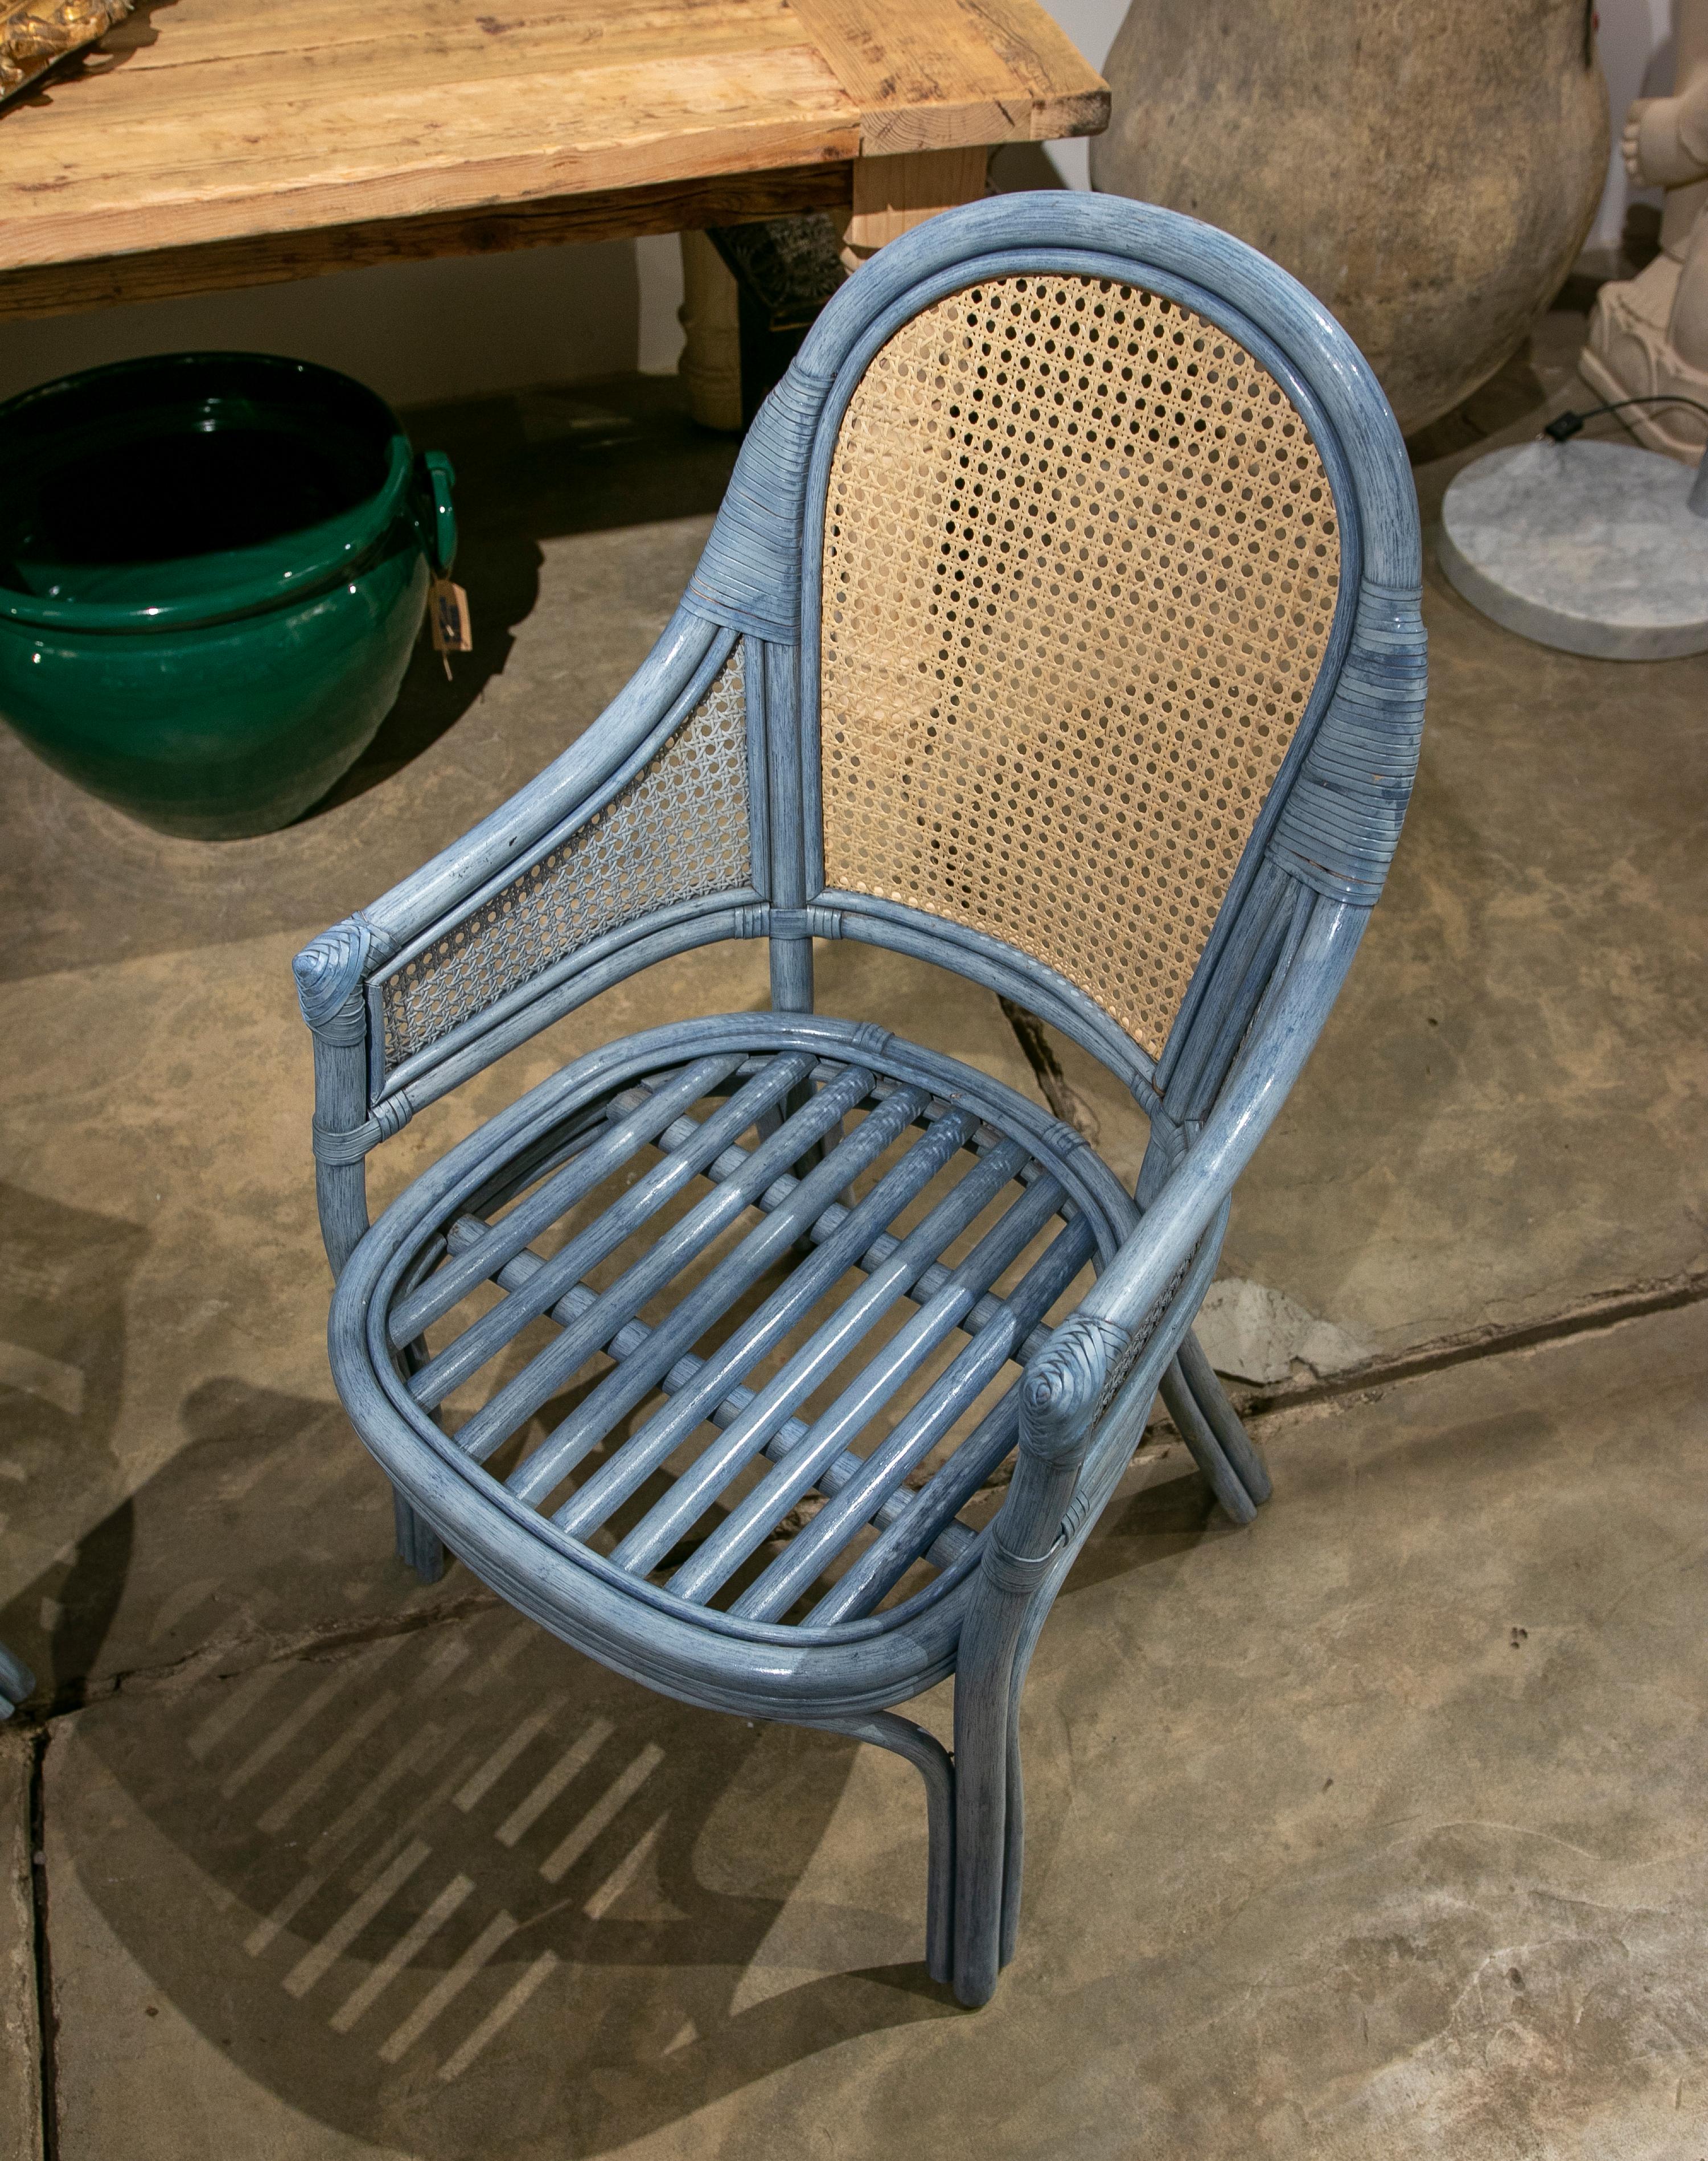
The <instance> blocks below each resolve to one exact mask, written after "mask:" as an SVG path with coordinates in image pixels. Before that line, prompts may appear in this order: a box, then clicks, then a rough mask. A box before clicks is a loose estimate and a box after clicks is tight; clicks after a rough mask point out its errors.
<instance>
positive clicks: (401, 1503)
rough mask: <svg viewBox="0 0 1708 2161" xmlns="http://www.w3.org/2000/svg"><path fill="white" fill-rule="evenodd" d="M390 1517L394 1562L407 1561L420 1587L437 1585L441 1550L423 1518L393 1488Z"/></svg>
mask: <svg viewBox="0 0 1708 2161" xmlns="http://www.w3.org/2000/svg"><path fill="white" fill-rule="evenodd" d="M392 1514H393V1518H394V1520H395V1522H396V1524H397V1530H398V1560H402V1561H407V1562H408V1563H409V1566H410V1567H411V1568H412V1569H414V1571H415V1573H416V1575H419V1577H420V1579H421V1580H422V1582H423V1583H437V1582H438V1580H439V1579H440V1576H441V1575H444V1573H445V1547H444V1544H443V1542H442V1541H441V1539H440V1536H439V1534H438V1533H437V1532H436V1531H435V1529H434V1528H433V1527H432V1525H431V1524H430V1523H428V1522H427V1520H426V1519H425V1518H424V1517H422V1516H419V1515H417V1514H416V1513H415V1511H414V1508H412V1507H410V1505H409V1502H407V1501H406V1500H405V1499H404V1497H403V1495H402V1494H401V1493H400V1492H398V1489H397V1487H395V1486H393V1488H392Z"/></svg>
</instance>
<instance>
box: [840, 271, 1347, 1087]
mask: <svg viewBox="0 0 1708 2161" xmlns="http://www.w3.org/2000/svg"><path fill="white" fill-rule="evenodd" d="M1340 570H1341V544H1340V533H1339V526H1338V523H1337V519H1336V507H1335V503H1334V499H1333V494H1332V491H1331V489H1330V483H1329V479H1328V476H1327V474H1326V472H1325V470H1324V466H1323V461H1322V458H1321V456H1320V454H1319V452H1318V450H1317V447H1316V445H1315V443H1314V442H1313V440H1312V439H1311V435H1310V429H1309V427H1308V426H1307V425H1306V423H1305V421H1304V419H1303V418H1302V416H1301V415H1300V414H1299V411H1298V410H1297V409H1295V407H1294V404H1293V403H1292V401H1291V400H1290V399H1289V396H1288V394H1287V392H1286V390H1285V389H1284V388H1283V386H1282V385H1281V384H1280V383H1278V381H1277V380H1276V378H1275V377H1274V376H1273V374H1271V373H1270V372H1269V371H1268V369H1267V368H1266V367H1264V366H1263V363H1262V362H1260V361H1259V360H1258V359H1256V358H1254V357H1253V356H1252V354H1251V353H1250V352H1248V351H1246V350H1245V349H1244V347H1243V346H1241V345H1240V344H1239V342H1238V341H1237V339H1235V338H1234V337H1233V336H1230V335H1229V334H1228V332H1226V331H1224V330H1221V329H1220V328H1218V327H1217V325H1216V324H1214V323H1212V322H1210V321H1207V320H1205V318H1204V317H1202V316H1201V315H1198V314H1196V313H1195V311H1194V310H1192V309H1190V307H1186V306H1184V305H1181V304H1180V303H1179V302H1178V301H1175V300H1172V299H1166V298H1164V297H1161V296H1160V295H1159V294H1153V293H1151V292H1148V291H1147V290H1145V289H1143V287H1142V286H1139V285H1137V284H1127V283H1120V282H1117V281H1115V280H1112V279H1107V278H1094V277H1089V276H1085V275H1066V274H1060V273H1058V274H1048V273H1032V274H1020V275H1011V276H1007V277H993V278H990V279H985V280H982V281H981V282H980V283H979V284H976V285H973V286H971V288H970V289H966V290H965V291H961V292H957V293H952V294H950V295H948V296H947V297H946V298H945V299H940V300H938V301H936V302H935V304H934V305H931V306H930V307H927V308H925V309H924V310H922V311H921V312H920V313H919V315H915V316H914V318H913V320H911V321H909V322H908V323H906V324H905V325H903V327H902V328H901V329H899V330H898V331H897V332H896V333H895V335H894V336H893V337H892V338H891V339H890V340H889V341H888V343H887V344H885V345H884V346H883V347H882V349H881V350H880V351H878V352H877V354H876V355H875V356H874V357H873V358H872V362H870V364H869V366H868V367H867V369H866V372H865V373H864V375H863V377H862V379H861V382H860V383H859V387H858V388H857V390H856V391H855V393H854V394H853V396H852V398H851V400H850V402H849V404H848V406H847V409H846V412H845V413H844V414H843V416H842V419H841V427H840V430H839V432H838V435H837V439H836V451H835V456H834V457H833V459H832V461H831V468H830V480H829V492H828V500H827V502H826V505H825V522H824V544H823V561H822V578H823V586H822V592H823V598H822V603H821V606H822V616H821V622H822V633H821V644H820V653H819V654H818V655H817V666H818V671H819V685H820V768H821V775H822V778H821V790H822V796H821V799H822V805H823V832H824V866H825V881H826V883H827V884H828V885H830V886H831V887H834V888H841V889H842V890H845V891H847V892H850V893H863V894H868V895H872V896H874V897H876V898H882V899H884V900H888V901H891V902H894V903H901V904H903V905H905V906H907V907H909V908H910V909H919V910H922V911H924V913H926V914H930V915H932V916H935V917H938V918H940V919H944V920H945V921H948V922H950V923H955V924H961V925H962V926H964V927H965V928H966V929H971V930H976V931H982V932H985V933H987V934H988V935H990V936H992V937H993V938H995V939H997V940H1001V941H1002V943H1003V944H1004V945H1008V946H1012V947H1014V948H1017V949H1018V950H1019V951H1021V952H1022V953H1024V954H1026V955H1028V956H1030V957H1031V958H1032V959H1034V960H1035V961H1041V962H1043V963H1044V965H1045V966H1047V967H1049V969H1051V970H1053V971H1055V972H1056V973H1057V974H1059V975H1060V976H1065V977H1066V979H1067V980H1068V981H1069V982H1070V983H1072V984H1074V985H1075V986H1076V987H1077V988H1078V989H1080V990H1081V991H1082V992H1084V993H1085V994H1086V997H1089V998H1091V1000H1093V1001H1094V1002H1096V1004H1097V1005H1098V1006H1099V1007H1101V1008H1102V1009H1103V1011H1104V1012H1105V1013H1107V1014H1108V1015H1109V1016H1110V1017H1111V1018H1112V1019H1113V1020H1114V1021H1115V1022H1117V1023H1118V1025H1119V1026H1120V1027H1121V1028H1122V1029H1124V1030H1125V1031H1126V1032H1127V1034H1129V1035H1130V1036H1132V1037H1133V1039H1134V1040H1135V1041H1136V1042H1137V1043H1138V1044H1139V1045H1140V1047H1141V1048H1142V1049H1143V1050H1145V1051H1146V1052H1147V1053H1148V1054H1149V1055H1150V1056H1151V1057H1152V1058H1155V1057H1157V1056H1158V1055H1159V1054H1160V1053H1161V1051H1162V1049H1163V1046H1164V1042H1165V1041H1166V1039H1167V1038H1168V1035H1169V1030H1170V1029H1171V1028H1172V1026H1173V1024H1174V1018H1175V1016H1176V1015H1177V1013H1179V1009H1180V1006H1181V1002H1182V1000H1183V999H1184V997H1185V993H1186V990H1187V987H1188V985H1189V984H1190V981H1191V979H1192V976H1193V972H1194V971H1195V968H1196V967H1197V966H1198V963H1199V961H1200V959H1201V957H1202V956H1203V953H1204V950H1205V945H1206V943H1207V941H1208V939H1209V936H1210V933H1211V929H1212V928H1213V926H1214V924H1215V923H1216V918H1217V915H1218V914H1219V913H1220V910H1221V906H1222V903H1223V902H1224V901H1225V900H1226V897H1227V893H1228V890H1229V888H1230V886H1231V884H1232V881H1233V877H1234V873H1235V872H1236V870H1237V867H1238V865H1239V862H1240V859H1241V857H1242V855H1243V853H1244V851H1245V849H1246V846H1247V843H1248V842H1249V841H1250V840H1251V837H1252V831H1253V829H1254V828H1255V826H1256V824H1257V821H1258V815H1259V813H1260V811H1261V810H1263V805H1264V804H1265V802H1266V801H1267V800H1268V796H1269V794H1270V790H1271V789H1273V785H1274V784H1275V781H1276V778H1277V776H1278V773H1280V771H1281V768H1282V765H1283V763H1284V760H1285V758H1286V756H1287V753H1288V751H1289V748H1290V747H1291V746H1292V744H1293V742H1294V739H1295V737H1297V735H1298V733H1299V726H1300V723H1301V722H1302V721H1303V720H1304V716H1305V712H1306V709H1307V706H1308V705H1309V702H1310V694H1311V690H1312V689H1313V687H1314V685H1315V683H1316V680H1317V678H1318V675H1319V673H1320V670H1321V668H1322V664H1323V660H1324V658H1325V654H1326V652H1327V649H1328V644H1329V637H1330V630H1331V628H1332V626H1333V623H1334V618H1335V611H1336V601H1337V600H1338V597H1339V593H1340ZM809 664H810V658H809Z"/></svg>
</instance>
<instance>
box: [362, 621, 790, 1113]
mask: <svg viewBox="0 0 1708 2161" xmlns="http://www.w3.org/2000/svg"><path fill="white" fill-rule="evenodd" d="M751 882H752V850H751V847H750V844H749V839H748V819H747V708H746V701H745V699H744V697H743V694H742V654H741V648H740V646H739V645H738V646H737V648H735V650H734V651H733V652H732V654H731V655H730V657H729V659H728V660H727V661H726V663H725V664H724V666H723V668H722V669H721V670H720V672H719V674H718V675H717V678H716V680H715V681H714V682H713V684H712V685H711V689H710V690H708V691H707V692H706V695H705V697H704V698H702V699H701V700H700V704H699V705H698V706H696V707H695V710H694V711H693V713H692V714H691V715H690V716H689V718H688V719H687V720H686V721H685V722H684V723H683V725H682V726H681V727H680V729H678V730H677V732H676V733H675V734H674V735H673V736H672V737H670V739H669V742H667V743H665V744H664V747H663V748H662V749H661V750H660V751H659V752H658V754H657V756H656V757H655V758H653V759H652V761H651V762H650V763H648V765H647V766H645V767H644V768H643V769H642V771H641V772H639V773H637V774H636V775H635V777H634V778H633V780H632V781H631V782H630V783H629V784H628V785H627V788H625V789H623V790H622V793H621V794H619V795H617V796H615V797H613V798H612V801H611V802H609V803H608V804H607V805H606V806H605V808H604V809H603V810H601V811H600V812H599V813H598V814H597V815H596V816H595V817H594V818H593V819H592V820H591V821H590V822H589V823H588V824H586V825H583V826H581V828H580V830H579V831H576V832H575V833H572V834H571V835H570V837H569V838H568V839H567V840H565V841H558V842H557V843H556V844H555V845H554V846H551V847H549V848H548V849H547V850H546V851H544V853H543V854H541V855H540V856H539V857H537V858H536V859H535V860H534V862H531V863H529V865H528V867H526V869H524V870H523V871H522V872H520V873H519V875H518V876H517V877H514V878H513V879H512V880H511V882H510V883H509V884H508V885H507V886H505V887H504V888H503V890H502V891H501V892H499V893H494V894H493V895H492V898H491V899H489V900H487V901H486V902H484V903H482V905H481V906H480V907H479V908H478V909H476V910H475V911H474V912H473V913H472V914H469V915H467V916H465V917H464V918H463V919H462V920H461V922H460V923H458V924H456V925H455V926H454V927H453V928H452V929H450V930H449V931H447V932H446V933H445V935H444V936H443V937H442V938H440V939H439V940H436V941H435V943H434V944H433V945H430V946H428V947H426V948H425V950H424V951H422V952H420V953H419V954H417V955H416V956H414V959H413V960H410V961H406V962H405V963H404V966H402V967H401V968H400V969H398V971H397V972H396V973H395V974H393V975H392V976H388V977H386V978H385V979H384V981H383V982H382V984H381V986H380V1005H381V1012H382V1014H383V1024H384V1031H385V1064H386V1070H387V1072H388V1073H391V1072H394V1071H395V1070H396V1069H397V1068H398V1066H399V1065H402V1064H403V1062H404V1060H405V1059H406V1058H410V1057H413V1056H414V1054H415V1053H416V1052H418V1051H420V1050H424V1049H426V1048H427V1046H428V1045H429V1044H433V1043H437V1042H438V1041H439V1040H440V1039H441V1038H442V1037H444V1036H446V1035H448V1034H450V1032H451V1030H452V1029H453V1028H456V1027H458V1026H459V1025H460V1024H461V1023H462V1022H464V1021H466V1020H467V1019H469V1018H471V1017H472V1016H473V1015H474V1014H476V1013H482V1012H484V1011H485V1010H486V1008H487V1007H488V1006H490V1005H492V1003H493V1002H495V1001H496V1000H497V999H498V998H500V997H503V995H504V994H505V993H506V992H509V991H513V990H515V989H517V988H518V987H519V986H520V985H522V984H524V983H528V982H532V981H533V980H534V977H536V976H540V975H543V974H544V972H545V971H546V970H547V969H548V968H549V967H551V966H554V965H555V963H556V962H558V961H562V960H564V959H565V958H566V957H567V956H569V955H570V954H572V953H575V952H578V951H580V950H581V948H582V947H583V946H585V945H591V943H592V942H593V940H595V939H596V938H601V937H603V936H604V935H605V934H606V932H607V931H610V930H616V929H620V928H621V927H622V925H623V924H625V923H632V922H633V921H634V920H635V919H637V918H638V917H639V916H643V915H646V914H650V913H651V912H652V911H653V910H654V909H659V908H664V907H668V906H669V904H670V903H672V902H675V901H685V900H697V899H700V898H704V897H705V896H706V895H709V894H712V893H727V892H729V891H731V890H732V889H738V888H742V887H745V886H747V885H748V884H750V883H751Z"/></svg>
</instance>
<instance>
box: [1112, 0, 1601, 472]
mask: <svg viewBox="0 0 1708 2161" xmlns="http://www.w3.org/2000/svg"><path fill="white" fill-rule="evenodd" d="M1106 72H1107V76H1108V78H1109V82H1110V85H1111V87H1112V90H1113V91H1114V94H1115V95H1114V117H1113V119H1112V122H1111V123H1110V127H1109V132H1108V133H1107V134H1106V135H1103V136H1101V137H1100V138H1098V139H1097V140H1096V141H1095V142H1093V143H1092V145H1091V180H1092V185H1094V186H1096V187H1098V188H1101V189H1104V190H1107V191H1108V192H1110V193H1112V194H1116V195H1133V196H1137V197H1138V198H1140V199H1141V200H1144V201H1147V202H1155V203H1164V204H1166V205H1168V206H1169V207H1170V208H1172V209H1175V210H1183V211H1190V212H1191V213H1192V215H1193V216H1195V217H1201V218H1206V219H1208V221H1210V222H1211V224H1212V225H1219V226H1222V227H1226V230H1227V231H1228V232H1235V233H1237V234H1238V235H1239V236H1240V237H1241V238H1242V240H1248V241H1250V242H1252V245H1253V246H1254V247H1260V248H1262V249H1263V253H1265V254H1266V255H1271V256H1273V257H1274V258H1275V259H1276V261H1277V262H1278V263H1283V264H1284V265H1285V267H1286V268H1288V269H1289V270H1291V271H1292V272H1293V273H1294V276H1295V277H1297V278H1299V279H1301V280H1302V281H1303V282H1304V284H1306V285H1308V286H1309V287H1310V289H1311V291H1312V292H1314V293H1315V294H1316V295H1317V296H1318V298H1319V299H1322V300H1325V301H1326V302H1327V303H1328V305H1329V306H1330V308H1332V309H1333V310H1334V311H1335V313H1336V315H1338V316H1339V318H1340V319H1341V322H1342V323H1344V324H1345V325H1346V328H1347V330H1348V331H1351V335H1352V336H1353V337H1354V338H1355V339H1356V340H1357V342H1358V344H1359V346H1361V347H1362V350H1363V351H1364V353H1365V354H1366V356H1367V357H1368V359H1369V361H1370V362H1371V364H1372V367H1374V368H1375V370H1376V372H1377V375H1378V376H1379V377H1380V378H1381V379H1382V384H1383V388H1384V389H1385V390H1386V391H1387V393H1388V398H1389V399H1390V400H1391V401H1392V404H1393V409H1394V411H1395V413H1396V414H1398V418H1399V424H1400V425H1401V427H1402V428H1403V429H1404V430H1406V431H1407V432H1408V433H1409V432H1410V431H1411V430H1414V429H1416V428H1420V427H1422V426H1423V425H1424V424H1425V423H1426V422H1428V421H1429V420H1433V419H1435V418H1436V417H1437V416H1438V415H1439V414H1443V413H1445V412H1448V411H1450V409H1452V407H1453V406H1455V405H1456V404H1458V403H1459V402H1460V400H1461V398H1465V397H1466V396H1467V395H1468V394H1469V393H1471V391H1472V390H1474V389H1475V388H1476V386H1477V385H1478V383H1482V382H1484V381H1486V380H1487V378H1488V377H1489V376H1491V375H1492V374H1493V373H1494V372H1495V370H1496V369H1497V367H1499V366H1500V365H1501V363H1502V361H1504V360H1505V359H1506V358H1507V357H1508V355H1509V354H1511V353H1512V352H1513V351H1515V350H1516V348H1517V347H1518V345H1519V344H1520V342H1521V341H1523V336H1524V334H1525V332H1526V331H1528V329H1529V327H1530V325H1531V324H1532V323H1533V322H1534V320H1535V318H1536V316H1537V315H1539V313H1540V312H1541V310H1543V309H1544V307H1545V306H1546V305H1548V302H1549V300H1550V299H1552V298H1553V296H1554V294H1555V293H1556V292H1557V291H1558V289H1559V288H1560V284H1561V283H1562V281H1563V280H1564V279H1565V274H1566V273H1567V271H1568V270H1569V269H1570V267H1571V263H1572V260H1573V258H1574V257H1575V255H1576V254H1577V252H1578V250H1579V249H1580V247H1582V245H1583V242H1584V237H1585V235H1586V233H1587V232H1588V231H1589V228H1590V224H1591V220H1592V218H1593V217H1594V215H1595V210H1596V202H1597V201H1598V200H1599V199H1600V196H1601V187H1602V184H1603V182H1604V180H1606V170H1607V92H1606V85H1605V84H1604V82H1603V81H1602V80H1601V68H1600V66H1599V65H1597V63H1596V57H1595V51H1594V45H1593V41H1592V32H1591V23H1590V11H1589V8H1588V7H1587V6H1586V0H1428V4H1427V5H1419V4H1413V5H1409V6H1407V5H1399V4H1396V0H1133V5H1132V7H1131V8H1130V10H1129V12H1128V13H1127V19H1126V21H1125V22H1124V23H1122V27H1121V29H1120V32H1119V33H1118V34H1117V37H1116V39H1115V44H1114V48H1113V49H1112V52H1111V53H1110V55H1109V60H1108V63H1107V69H1106Z"/></svg>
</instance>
